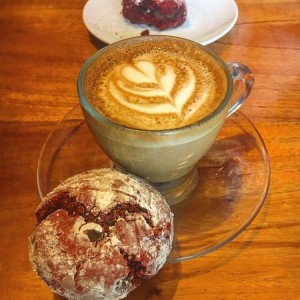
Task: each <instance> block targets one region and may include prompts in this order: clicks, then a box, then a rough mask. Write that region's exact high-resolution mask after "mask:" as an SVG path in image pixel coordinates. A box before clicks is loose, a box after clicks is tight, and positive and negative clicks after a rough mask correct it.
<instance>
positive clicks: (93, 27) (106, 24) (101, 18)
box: [83, 0, 238, 45]
mask: <svg viewBox="0 0 300 300" xmlns="http://www.w3.org/2000/svg"><path fill="white" fill-rule="evenodd" d="M186 4H187V9H188V15H187V20H186V21H185V23H184V24H182V25H181V26H180V27H177V28H173V29H168V30H163V31H158V30H156V29H155V28H154V27H149V26H146V25H135V24H131V23H130V22H129V21H127V20H126V19H125V18H124V17H123V16H122V14H121V11H122V1H121V0H89V1H87V3H86V5H85V7H84V9H83V21H84V24H85V25H86V27H87V28H88V30H89V31H90V32H91V33H92V34H93V35H94V36H96V37H97V38H98V39H100V40H102V41H103V42H105V43H107V44H110V43H113V42H116V41H119V40H122V39H125V38H130V37H134V36H139V35H141V32H142V31H143V30H145V29H149V31H150V34H151V35H154V34H165V35H172V36H179V37H182V38H187V39H190V40H193V41H195V42H198V43H200V44H202V45H207V44H210V43H212V42H214V41H216V40H217V39H219V38H221V37H222V36H224V35H225V34H226V33H228V32H229V31H230V30H231V29H232V27H233V26H234V24H235V23H236V21H237V18H238V7H237V5H236V3H235V1H234V0H213V1H211V0H186Z"/></svg>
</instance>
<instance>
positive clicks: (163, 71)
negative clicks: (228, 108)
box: [83, 37, 228, 130]
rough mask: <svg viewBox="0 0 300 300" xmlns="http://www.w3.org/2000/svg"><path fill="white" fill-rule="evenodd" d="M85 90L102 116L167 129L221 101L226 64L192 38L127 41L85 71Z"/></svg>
mask: <svg viewBox="0 0 300 300" xmlns="http://www.w3.org/2000/svg"><path fill="white" fill-rule="evenodd" d="M83 87H84V92H85V95H86V97H87V99H88V101H89V102H90V104H91V105H92V106H93V108H94V109H95V110H96V111H98V112H99V113H100V114H101V115H104V116H105V117H106V118H107V119H109V120H111V121H113V122H114V123H118V124H121V125H123V126H125V127H130V128H136V129H146V130H167V129H172V128H180V127H184V126H186V125H190V124H193V123H196V122H197V121H199V120H202V119H203V118H205V117H206V116H207V115H209V114H210V113H212V112H213V111H215V110H216V109H217V108H218V107H219V106H220V104H221V103H222V102H223V101H224V98H225V96H226V93H227V90H228V77H227V75H226V71H225V70H224V67H223V66H222V65H221V64H220V63H219V62H218V60H216V59H215V57H213V56H212V55H211V54H209V53H207V52H206V51H205V50H204V49H203V48H201V47H199V46H198V45H197V44H195V43H192V42H191V43H186V42H185V41H184V40H180V39H176V38H174V39H173V38H171V37H168V38H166V39H163V38H160V39H156V38H151V37H150V38H149V37H147V38H146V39H142V38H140V39H138V40H134V39H133V40H128V41H126V42H125V43H120V44H119V45H115V46H114V47H112V48H110V49H109V50H106V51H105V52H103V53H102V54H101V55H99V56H98V57H97V58H96V59H95V60H94V61H93V62H92V63H91V64H90V65H89V68H88V69H87V70H86V73H85V76H84V81H83Z"/></svg>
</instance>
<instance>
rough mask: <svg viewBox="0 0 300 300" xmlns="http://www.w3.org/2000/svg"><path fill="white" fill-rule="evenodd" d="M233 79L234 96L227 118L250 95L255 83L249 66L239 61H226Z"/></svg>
mask: <svg viewBox="0 0 300 300" xmlns="http://www.w3.org/2000/svg"><path fill="white" fill-rule="evenodd" d="M226 65H227V67H228V69H229V71H230V72H231V76H232V79H233V96H232V100H231V106H230V108H229V110H228V113H227V118H228V117H229V116H230V115H232V114H233V113H234V112H235V111H237V110H238V109H239V108H240V107H241V106H242V105H243V104H244V102H245V100H246V99H247V97H248V96H249V94H250V92H251V90H252V86H253V83H254V76H253V74H252V72H251V71H250V70H249V68H248V67H247V66H245V65H243V64H241V63H239V62H227V63H226Z"/></svg>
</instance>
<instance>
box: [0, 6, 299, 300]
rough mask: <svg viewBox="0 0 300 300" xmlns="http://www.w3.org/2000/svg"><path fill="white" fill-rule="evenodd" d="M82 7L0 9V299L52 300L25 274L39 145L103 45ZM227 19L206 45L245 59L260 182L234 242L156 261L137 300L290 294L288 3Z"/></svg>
mask: <svg viewBox="0 0 300 300" xmlns="http://www.w3.org/2000/svg"><path fill="white" fill-rule="evenodd" d="M84 4H85V1H83V0H73V1H59V0H52V1H50V0H31V1H29V0H20V1H9V0H1V3H0V20H1V21H0V33H1V40H0V68H1V72H0V140H1V146H0V147H1V152H0V153H1V154H0V167H1V174H0V182H1V185H0V191H1V193H0V195H1V201H0V203H1V204H0V205H1V206H0V207H1V208H0V226H1V239H0V241H1V242H0V243H1V247H0V272H1V273H0V295H1V296H0V298H1V299H5V300H8V299H22V300H27V299H28V300H29V299H30V300H35V299H36V300H37V299H38V300H43V299H45V300H46V299H47V300H48V299H61V298H60V297H58V296H56V295H54V294H52V293H51V291H50V290H48V288H47V287H46V286H45V285H44V284H43V283H42V281H40V280H39V279H38V278H37V276H36V275H35V274H34V273H33V271H32V270H31V267H30V264H29V261H28V250H27V238H28V236H29V234H30V233H31V231H32V230H33V228H34V225H35V222H36V221H35V216H34V211H35V207H36V205H37V204H38V203H39V201H40V199H39V197H38V194H37V184H36V168H37V160H38V156H39V153H40V151H41V147H42V145H43V143H44V141H45V139H46V137H47V135H48V134H49V132H50V131H51V129H52V128H53V126H54V124H55V123H56V122H57V121H59V120H60V119H61V118H62V117H63V116H64V115H65V114H66V113H67V112H68V111H69V110H70V109H71V108H73V107H74V106H75V105H76V104H77V103H78V99H77V92H76V79H77V74H78V72H79V70H80V68H81V66H82V64H83V62H84V61H85V60H86V59H87V58H88V57H89V56H90V55H91V54H92V53H94V52H95V51H96V50H97V49H99V48H100V47H103V46H104V44H103V43H102V42H100V41H98V40H97V39H95V38H93V37H92V36H91V35H90V34H89V33H88V31H87V29H86V28H85V26H84V24H83V22H82V9H83V6H84ZM237 4H238V6H239V12H240V13H239V19H238V22H237V24H236V25H235V27H234V28H233V29H232V31H231V32H230V33H228V34H227V35H226V36H224V37H223V38H221V39H220V40H219V41H217V42H215V43H213V44H211V45H210V46H209V47H210V48H212V49H213V50H214V51H216V52H217V53H218V54H219V55H220V56H221V57H222V58H223V59H224V60H226V61H230V60H236V61H241V62H244V63H245V64H247V65H248V66H249V67H250V68H251V70H252V71H253V73H254V74H255V87H254V90H253V92H252V94H251V96H250V97H249V100H248V101H247V102H246V104H245V105H244V106H243V108H242V111H243V112H244V114H245V115H247V116H248V117H249V118H250V119H251V120H252V122H253V123H254V124H255V126H256V127H257V129H258V130H259V132H260V133H261V135H262V137H263V139H264V141H265V144H266V146H267V149H268V151H269V155H270V160H271V170H272V176H271V186H270V191H269V194H268V197H267V199H266V202H265V205H264V206H263V208H262V210H261V212H260V213H259V215H258V216H257V218H256V219H255V220H254V222H253V223H252V224H251V225H250V227H248V229H247V230H246V231H245V232H244V233H242V234H241V235H240V236H239V237H238V238H236V239H235V240H234V241H232V242H231V243H229V244H228V245H226V246H225V247H223V248H221V249H219V250H217V251H215V252H213V253H211V254H209V255H207V256H204V257H199V258H196V259H193V260H190V261H186V262H182V263H178V264H174V265H173V264H168V265H166V266H165V267H164V268H163V270H162V271H161V273H160V274H159V275H158V277H157V278H156V279H154V280H152V281H150V282H148V283H146V285H145V287H144V288H145V289H146V290H147V292H146V294H147V295H146V294H145V295H144V294H143V295H144V296H143V297H142V298H144V299H189V300H190V299H300V251H299V250H300V249H299V248H300V222H299V213H300V205H299V203H300V188H299V186H300V88H299V86H300V77H299V72H300V71H299V70H300V51H299V50H300V2H299V0H285V1H282V0H272V1H271V0H238V1H237Z"/></svg>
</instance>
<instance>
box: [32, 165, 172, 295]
mask: <svg viewBox="0 0 300 300" xmlns="http://www.w3.org/2000/svg"><path fill="white" fill-rule="evenodd" d="M36 216H37V221H38V224H37V226H36V227H35V230H34V232H33V233H32V235H31V236H30V237H29V257H30V261H31V264H32V267H33V269H34V271H35V272H36V273H37V274H38V275H39V276H40V277H41V278H42V280H44V281H45V283H46V284H47V285H48V286H49V287H50V288H51V289H52V291H53V292H55V293H57V294H59V295H61V296H63V297H66V298H68V299H97V300H99V299H122V298H124V297H126V295H127V294H128V293H129V292H130V291H132V290H133V289H134V288H136V287H137V286H138V285H140V284H141V282H142V281H143V280H144V279H146V278H150V277H153V276H154V275H155V274H156V273H157V272H158V271H159V269H161V267H162V266H163V265H164V263H165V261H166V258H167V256H168V255H169V253H170V251H171V244H172V239H173V214H172V213H171V211H170V208H169V206H168V204H167V203H166V201H165V200H164V198H163V197H162V196H161V194H160V193H159V192H157V191H156V190H155V189H154V188H153V187H152V186H150V185H149V184H148V183H146V182H145V181H143V180H140V179H138V178H136V177H134V176H132V175H128V174H124V173H121V172H118V171H116V170H111V169H98V170H91V171H88V172H85V173H82V174H79V175H76V176H74V177H71V178H69V179H67V180H66V181H64V182H63V183H61V184H60V185H59V186H58V187H56V188H55V189H54V190H53V191H52V192H51V193H50V194H48V195H47V196H46V197H45V198H44V199H43V201H42V202H41V204H40V205H39V206H38V208H37V211H36Z"/></svg>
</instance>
